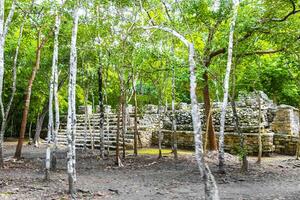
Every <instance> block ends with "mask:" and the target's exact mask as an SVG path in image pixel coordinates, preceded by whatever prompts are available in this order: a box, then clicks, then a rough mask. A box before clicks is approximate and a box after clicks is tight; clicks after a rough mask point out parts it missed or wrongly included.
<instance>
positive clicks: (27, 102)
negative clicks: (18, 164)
mask: <svg viewBox="0 0 300 200" xmlns="http://www.w3.org/2000/svg"><path fill="white" fill-rule="evenodd" d="M40 41H41V31H40V30H39V31H38V39H37V49H36V61H35V65H34V67H33V70H32V74H31V77H30V79H29V82H28V87H27V91H26V94H25V101H24V102H25V104H24V108H23V115H22V122H21V128H20V135H19V140H18V145H17V148H16V152H15V156H14V157H15V158H18V159H19V158H20V157H21V153H22V146H23V142H24V136H25V131H26V124H27V118H28V111H29V106H30V99H31V91H32V85H33V81H34V79H35V77H36V74H37V71H38V69H39V68H40V60H41V49H42V45H41V44H40Z"/></svg>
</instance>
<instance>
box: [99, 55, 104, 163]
mask: <svg viewBox="0 0 300 200" xmlns="http://www.w3.org/2000/svg"><path fill="white" fill-rule="evenodd" d="M99 60H100V55H99ZM102 86H103V66H102V64H101V63H99V70H98V92H99V108H100V121H99V127H100V157H101V158H104V103H103V87H102Z"/></svg>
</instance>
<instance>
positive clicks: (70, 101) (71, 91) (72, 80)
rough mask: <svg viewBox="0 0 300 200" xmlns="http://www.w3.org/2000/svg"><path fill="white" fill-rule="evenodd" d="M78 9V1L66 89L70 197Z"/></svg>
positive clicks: (73, 178) (71, 188)
mask: <svg viewBox="0 0 300 200" xmlns="http://www.w3.org/2000/svg"><path fill="white" fill-rule="evenodd" d="M78 10H79V1H76V5H75V8H74V13H73V20H74V21H73V28H72V39H71V53H70V77H69V91H68V120H67V138H68V139H67V140H68V153H67V160H68V164H67V167H68V179H69V193H70V195H71V198H72V199H76V196H75V183H76V168H75V164H76V149H75V134H76V98H75V97H76V74H77V50H76V42H77V30H78V18H79V16H78Z"/></svg>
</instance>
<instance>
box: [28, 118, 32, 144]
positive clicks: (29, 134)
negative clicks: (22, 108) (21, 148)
mask: <svg viewBox="0 0 300 200" xmlns="http://www.w3.org/2000/svg"><path fill="white" fill-rule="evenodd" d="M31 131H32V122H30V125H29V132H28V137H29V140H28V144H29V145H31V144H32V141H33V140H32V135H31Z"/></svg>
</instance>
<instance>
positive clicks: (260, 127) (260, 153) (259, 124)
mask: <svg viewBox="0 0 300 200" xmlns="http://www.w3.org/2000/svg"><path fill="white" fill-rule="evenodd" d="M257 102H258V156H257V164H261V156H262V140H261V132H262V131H261V129H262V123H261V117H262V115H261V100H260V94H259V92H257Z"/></svg>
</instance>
